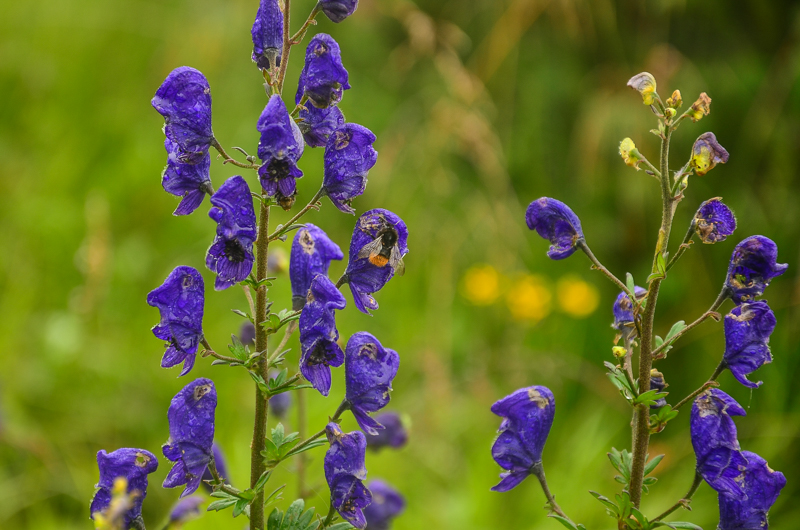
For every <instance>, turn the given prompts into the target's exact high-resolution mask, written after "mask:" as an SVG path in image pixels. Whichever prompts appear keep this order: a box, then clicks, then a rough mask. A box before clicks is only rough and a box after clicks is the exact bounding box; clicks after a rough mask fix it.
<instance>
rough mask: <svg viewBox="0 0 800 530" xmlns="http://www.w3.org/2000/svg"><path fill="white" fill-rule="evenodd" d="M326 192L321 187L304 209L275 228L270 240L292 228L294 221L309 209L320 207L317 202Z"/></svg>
mask: <svg viewBox="0 0 800 530" xmlns="http://www.w3.org/2000/svg"><path fill="white" fill-rule="evenodd" d="M324 194H325V190H324V189H323V188H320V189H319V191H318V192H317V193H316V194H314V196H313V197H311V200H310V201H308V204H306V205H305V206H304V207H303V209H302V210H300V211H299V212H297V213H296V214H295V215H294V217H292V218H291V219H289V220H288V221H286V222H285V223H284V224H283V226H281V227H280V228H278V229H277V230H275V231H274V232H273V233H272V234H271V235H270V236H269V240H270V241H275V240H276V239H278V238H279V237H281V236H282V235H283V234H284V233H286V232H287V231H288V230H289V228H291V226H292V225H293V224H294V223H296V222H297V220H298V219H300V218H301V217H303V216H304V215H305V214H306V213H307V212H308V211H309V210H312V209H318V207H319V206H318V205H317V202H318V201H319V199H320V198H321V197H322V196H323V195H324Z"/></svg>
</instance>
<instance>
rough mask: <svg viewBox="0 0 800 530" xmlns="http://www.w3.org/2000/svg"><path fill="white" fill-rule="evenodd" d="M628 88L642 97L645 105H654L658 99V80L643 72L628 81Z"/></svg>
mask: <svg viewBox="0 0 800 530" xmlns="http://www.w3.org/2000/svg"><path fill="white" fill-rule="evenodd" d="M628 86H629V87H631V88H632V89H634V90H635V91H637V92H638V93H639V94H641V95H642V101H643V102H644V104H645V105H652V104H653V103H654V102H655V97H656V78H655V77H653V74H650V73H648V72H642V73H641V74H636V75H635V76H633V77H631V78H630V79H629V80H628Z"/></svg>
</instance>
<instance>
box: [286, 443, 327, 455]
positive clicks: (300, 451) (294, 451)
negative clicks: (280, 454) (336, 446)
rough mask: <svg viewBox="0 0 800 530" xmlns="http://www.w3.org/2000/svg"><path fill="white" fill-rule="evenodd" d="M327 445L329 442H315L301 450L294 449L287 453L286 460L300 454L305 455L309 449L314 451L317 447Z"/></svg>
mask: <svg viewBox="0 0 800 530" xmlns="http://www.w3.org/2000/svg"><path fill="white" fill-rule="evenodd" d="M327 443H328V440H314V441H313V442H311V443H309V444H308V445H306V446H305V447H301V448H300V449H292V450H291V451H289V452H288V453H286V455H285V456H284V458H289V457H292V456H294V455H299V454H300V453H305V452H306V451H308V450H309V449H314V448H315V447H319V446H321V445H325V444H327Z"/></svg>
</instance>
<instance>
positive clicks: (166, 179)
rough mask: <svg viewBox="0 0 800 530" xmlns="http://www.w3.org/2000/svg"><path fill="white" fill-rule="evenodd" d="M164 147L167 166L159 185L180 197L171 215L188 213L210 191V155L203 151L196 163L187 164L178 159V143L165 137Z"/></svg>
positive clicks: (179, 151)
mask: <svg viewBox="0 0 800 530" xmlns="http://www.w3.org/2000/svg"><path fill="white" fill-rule="evenodd" d="M164 148H165V149H166V150H167V167H166V168H164V173H162V175H161V186H163V188H164V191H166V192H167V193H171V194H172V195H176V196H178V197H182V199H181V202H180V204H178V207H177V208H176V209H175V211H174V212H173V215H188V214H190V213H192V212H193V211H195V210H196V209H197V207H198V206H200V203H202V202H203V198H204V197H205V196H206V193H208V194H210V193H211V189H212V188H211V177H209V169H210V168H211V155H209V154H208V153H205V154H204V155H202V156H201V157H200V160H199V161H198V162H197V163H196V164H187V163H185V162H181V160H180V156H181V150H180V148H179V147H178V144H176V143H175V142H173V141H172V140H170V139H169V138H167V139H166V140H164Z"/></svg>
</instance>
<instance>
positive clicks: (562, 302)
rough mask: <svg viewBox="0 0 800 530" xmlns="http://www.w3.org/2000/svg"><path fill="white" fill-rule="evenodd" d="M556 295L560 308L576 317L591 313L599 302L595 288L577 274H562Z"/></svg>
mask: <svg viewBox="0 0 800 530" xmlns="http://www.w3.org/2000/svg"><path fill="white" fill-rule="evenodd" d="M556 296H557V297H558V305H559V306H560V307H561V310H562V311H564V312H565V313H567V314H568V315H571V316H573V317H576V318H583V317H587V316H589V315H591V314H592V313H594V311H595V309H597V305H598V304H599V303H600V293H599V292H598V291H597V288H596V287H595V286H594V285H592V284H590V283H586V282H585V281H583V280H581V279H580V278H579V277H577V276H564V277H563V278H561V279H560V280H558V284H557V285H556Z"/></svg>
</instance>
